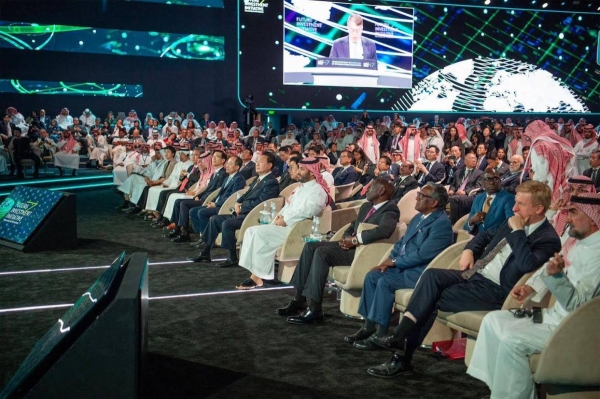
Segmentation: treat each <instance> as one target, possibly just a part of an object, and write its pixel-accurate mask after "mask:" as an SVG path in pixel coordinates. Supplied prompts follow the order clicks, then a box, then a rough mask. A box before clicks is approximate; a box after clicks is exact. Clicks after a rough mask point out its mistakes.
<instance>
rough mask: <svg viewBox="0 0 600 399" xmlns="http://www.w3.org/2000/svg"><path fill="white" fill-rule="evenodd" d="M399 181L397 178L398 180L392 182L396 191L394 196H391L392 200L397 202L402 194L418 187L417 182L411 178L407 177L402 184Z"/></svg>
mask: <svg viewBox="0 0 600 399" xmlns="http://www.w3.org/2000/svg"><path fill="white" fill-rule="evenodd" d="M400 179H401V177H398V179H396V180H394V187H395V188H396V190H395V191H394V195H392V199H393V200H399V199H400V198H402V197H404V194H406V193H407V192H409V191H411V190H414V189H415V188H418V187H419V182H417V180H416V179H415V178H414V177H412V176H408V177H407V178H406V179H404V181H402V183H401V182H400Z"/></svg>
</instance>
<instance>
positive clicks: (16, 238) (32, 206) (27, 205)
mask: <svg viewBox="0 0 600 399" xmlns="http://www.w3.org/2000/svg"><path fill="white" fill-rule="evenodd" d="M62 197H63V193H61V192H58V191H49V190H43V189H41V188H35V187H25V186H19V187H16V188H15V189H14V190H13V191H12V192H11V193H10V194H9V196H8V197H6V198H5V199H4V201H3V202H2V204H0V238H1V239H4V240H8V241H12V242H16V243H17V244H24V243H25V242H26V241H27V239H28V238H29V236H30V235H31V233H33V232H34V231H35V229H36V228H37V227H38V226H39V225H40V223H42V221H43V220H44V218H45V217H46V216H47V215H48V214H49V213H50V211H52V209H53V208H54V207H55V206H56V204H57V203H58V201H59V200H60V199H61V198H62Z"/></svg>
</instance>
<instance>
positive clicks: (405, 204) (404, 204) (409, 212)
mask: <svg viewBox="0 0 600 399" xmlns="http://www.w3.org/2000/svg"><path fill="white" fill-rule="evenodd" d="M419 191H421V189H420V188H415V189H414V190H410V191H409V192H407V193H406V194H404V196H403V197H402V198H400V201H398V209H399V210H400V221H402V222H404V223H405V224H406V225H407V226H408V225H409V223H410V221H411V220H412V218H414V217H415V216H416V215H417V213H419V212H418V211H417V210H416V209H415V205H416V204H417V194H418V193H419Z"/></svg>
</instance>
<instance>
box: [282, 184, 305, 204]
mask: <svg viewBox="0 0 600 399" xmlns="http://www.w3.org/2000/svg"><path fill="white" fill-rule="evenodd" d="M299 185H300V183H294V184H290V185H289V186H287V187H286V188H284V189H283V190H282V191H281V192H280V193H279V196H280V197H283V199H284V201H287V199H288V197H289V196H290V195H291V194H292V192H293V191H294V190H295V189H296V188H297V187H298V186H299Z"/></svg>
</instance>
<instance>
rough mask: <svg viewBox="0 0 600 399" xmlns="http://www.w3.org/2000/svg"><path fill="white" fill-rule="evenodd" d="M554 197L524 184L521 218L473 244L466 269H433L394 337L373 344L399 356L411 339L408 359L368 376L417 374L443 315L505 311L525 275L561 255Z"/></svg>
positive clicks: (467, 253) (468, 250) (399, 358)
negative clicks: (421, 351)
mask: <svg viewBox="0 0 600 399" xmlns="http://www.w3.org/2000/svg"><path fill="white" fill-rule="evenodd" d="M551 198H552V192H551V191H550V188H549V187H548V186H547V185H546V184H543V183H540V182H537V181H533V180H530V181H527V182H525V183H523V184H521V185H520V186H519V187H518V188H517V199H516V204H517V205H515V209H514V210H515V215H514V216H512V217H511V218H510V219H508V221H506V222H505V223H503V224H502V225H500V226H498V227H496V228H495V229H491V230H487V231H484V232H482V233H480V234H478V235H477V236H476V237H475V238H474V239H472V240H471V241H470V242H469V243H468V244H467V246H466V247H465V250H464V251H463V254H462V257H461V259H460V269H461V270H447V269H429V270H427V271H426V272H425V273H423V276H422V277H421V279H420V280H419V283H418V284H417V286H416V288H415V290H414V292H413V294H412V296H411V299H410V302H409V303H408V305H407V308H406V312H405V313H404V316H403V317H402V319H401V321H400V324H399V325H398V327H397V328H396V330H395V331H394V333H393V334H391V335H388V336H386V337H383V338H379V337H377V338H375V339H373V345H374V346H377V347H379V348H382V349H387V350H391V351H393V352H396V351H397V350H402V347H404V340H405V339H407V343H406V350H405V351H404V356H401V355H400V354H399V353H397V352H396V353H395V354H394V355H393V356H392V358H391V359H390V360H389V361H388V362H386V363H384V364H382V365H380V366H375V367H371V368H369V369H368V370H367V372H368V373H369V374H370V375H373V376H375V377H386V378H388V377H392V376H395V375H401V374H408V373H409V372H411V371H412V366H411V360H412V357H413V354H414V352H415V350H416V349H417V348H418V347H419V346H420V344H421V342H422V341H423V339H424V338H425V336H426V335H427V332H428V331H429V329H430V328H431V326H432V324H433V322H434V321H435V317H436V315H437V311H438V310H440V311H444V312H464V311H478V310H487V311H489V310H498V309H500V308H501V307H502V304H503V303H504V300H505V299H506V297H507V296H508V295H509V293H510V291H511V290H512V288H513V287H514V286H515V284H516V283H517V282H518V281H519V279H520V278H521V277H522V276H523V275H524V274H526V273H529V272H532V271H534V270H536V269H537V268H539V267H540V266H542V265H543V264H544V262H546V261H547V260H548V259H549V258H550V257H552V256H553V255H554V254H555V253H556V252H558V251H560V247H561V245H560V239H559V237H558V235H557V234H556V231H555V230H554V228H553V227H552V225H551V224H550V223H549V222H548V221H547V220H546V217H545V213H546V210H547V209H548V207H549V206H550V201H551ZM476 260H477V261H476Z"/></svg>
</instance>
